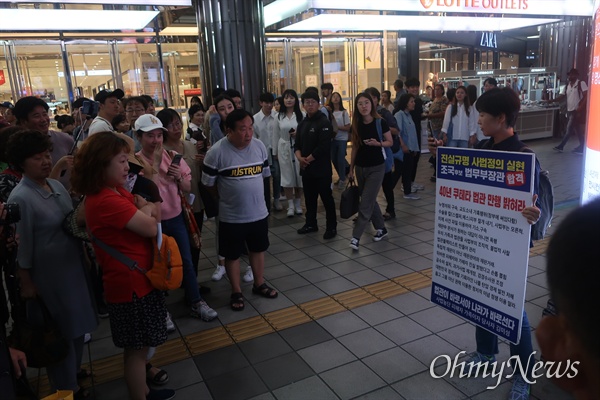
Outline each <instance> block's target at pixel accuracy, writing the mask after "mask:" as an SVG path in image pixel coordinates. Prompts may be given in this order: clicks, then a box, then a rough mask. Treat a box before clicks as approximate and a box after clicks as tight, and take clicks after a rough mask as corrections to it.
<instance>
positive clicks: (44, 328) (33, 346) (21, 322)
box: [11, 296, 69, 368]
mask: <svg viewBox="0 0 600 400" xmlns="http://www.w3.org/2000/svg"><path fill="white" fill-rule="evenodd" d="M35 305H38V307H37V308H38V310H35V308H34V307H35ZM25 307H26V316H24V317H22V318H19V319H18V320H17V321H16V322H15V328H14V330H13V332H14V333H15V334H14V335H11V336H12V339H13V340H14V347H15V348H17V349H19V350H21V351H23V352H24V353H25V355H26V356H27V365H28V366H29V367H31V368H45V367H48V366H51V365H55V364H57V363H59V362H61V361H62V360H64V359H65V357H66V356H67V353H68V352H69V344H68V342H67V339H65V337H64V336H63V334H62V333H61V331H60V327H59V326H58V323H57V322H56V321H55V320H54V318H52V315H51V314H50V310H48V307H47V306H46V303H45V302H44V301H43V300H42V299H41V298H40V297H39V296H38V298H37V299H36V300H31V301H28V302H27V303H26V304H25ZM36 311H37V312H36ZM35 314H40V316H41V318H38V316H37V315H35ZM34 317H35V319H38V320H39V321H35V322H32V319H34Z"/></svg>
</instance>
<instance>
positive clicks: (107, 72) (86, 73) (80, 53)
mask: <svg viewBox="0 0 600 400" xmlns="http://www.w3.org/2000/svg"><path fill="white" fill-rule="evenodd" d="M66 48H67V54H68V59H69V66H70V69H71V79H72V83H73V89H74V91H75V93H74V98H79V97H86V98H88V99H93V98H94V96H95V95H96V93H98V92H99V91H100V90H103V89H114V85H113V87H109V83H112V81H113V71H112V67H111V63H110V54H109V48H108V43H107V42H106V41H105V40H103V41H100V40H98V41H92V40H86V41H84V42H83V43H81V41H77V42H71V43H67V46H66Z"/></svg>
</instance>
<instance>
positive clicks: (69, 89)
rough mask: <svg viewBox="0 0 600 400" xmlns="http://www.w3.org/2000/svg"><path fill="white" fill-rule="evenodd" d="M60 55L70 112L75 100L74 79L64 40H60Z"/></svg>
mask: <svg viewBox="0 0 600 400" xmlns="http://www.w3.org/2000/svg"><path fill="white" fill-rule="evenodd" d="M60 53H61V57H62V62H63V71H64V76H65V83H66V84H67V96H68V99H69V100H68V101H69V110H72V108H71V106H72V104H73V101H75V98H74V97H73V93H74V90H73V79H72V77H71V65H70V64H69V55H68V54H67V45H66V43H65V41H64V39H61V40H60Z"/></svg>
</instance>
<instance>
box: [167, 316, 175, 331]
mask: <svg viewBox="0 0 600 400" xmlns="http://www.w3.org/2000/svg"><path fill="white" fill-rule="evenodd" d="M167 332H168V333H171V332H175V324H174V323H173V320H172V319H171V313H170V312H167Z"/></svg>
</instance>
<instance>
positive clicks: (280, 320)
mask: <svg viewBox="0 0 600 400" xmlns="http://www.w3.org/2000/svg"><path fill="white" fill-rule="evenodd" d="M548 240H549V239H544V240H541V241H538V242H536V245H535V247H533V248H532V249H531V250H530V256H531V257H533V256H536V255H540V254H544V253H545V252H546V248H547V246H548ZM431 276H432V269H431V268H427V269H424V270H421V271H417V272H413V273H411V274H407V275H402V276H399V277H396V278H392V279H389V280H386V281H382V282H377V283H373V284H370V285H366V286H364V287H360V288H356V289H352V290H348V291H346V292H341V293H337V294H334V295H331V296H327V297H323V298H320V299H316V300H312V301H308V302H305V303H302V304H298V305H294V306H291V307H288V308H284V309H281V310H277V311H273V312H270V313H266V314H264V315H258V316H254V317H251V318H247V319H244V320H241V321H238V322H234V323H231V324H227V325H224V326H219V327H217V328H212V329H207V330H204V331H200V332H197V333H193V334H191V335H187V336H184V337H183V338H176V339H171V340H169V341H167V342H166V343H165V344H163V345H161V346H160V347H159V348H158V349H157V352H156V355H155V356H154V358H153V359H152V363H153V364H154V365H167V364H171V363H174V362H177V361H181V360H184V359H187V358H190V357H193V356H197V355H199V354H203V353H207V352H209V351H213V350H216V349H220V348H222V347H227V346H230V345H232V344H234V343H240V342H243V341H246V340H250V339H254V338H256V337H260V336H263V335H267V334H269V333H273V332H277V331H280V330H283V329H286V328H290V327H293V326H297V325H301V324H304V323H307V322H310V321H314V320H317V319H320V318H323V317H326V316H328V315H333V314H337V313H339V312H342V311H346V310H352V309H354V308H357V307H361V306H364V305H367V304H371V303H374V302H377V301H380V300H385V299H388V298H390V297H393V296H398V295H401V294H404V293H408V292H411V291H415V290H419V289H423V288H426V287H428V286H430V285H431ZM84 368H88V369H89V365H84ZM93 371H94V376H95V382H96V384H101V383H105V382H109V381H112V380H115V379H120V378H122V377H123V356H122V355H116V356H110V357H105V358H101V359H98V360H94V361H93ZM32 381H33V385H34V388H35V385H36V381H37V379H32ZM89 384H90V380H89V379H88V382H87V383H86V382H84V385H85V386H89ZM40 393H41V394H42V395H44V394H48V393H49V385H48V380H47V378H46V376H42V377H41V379H40Z"/></svg>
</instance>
